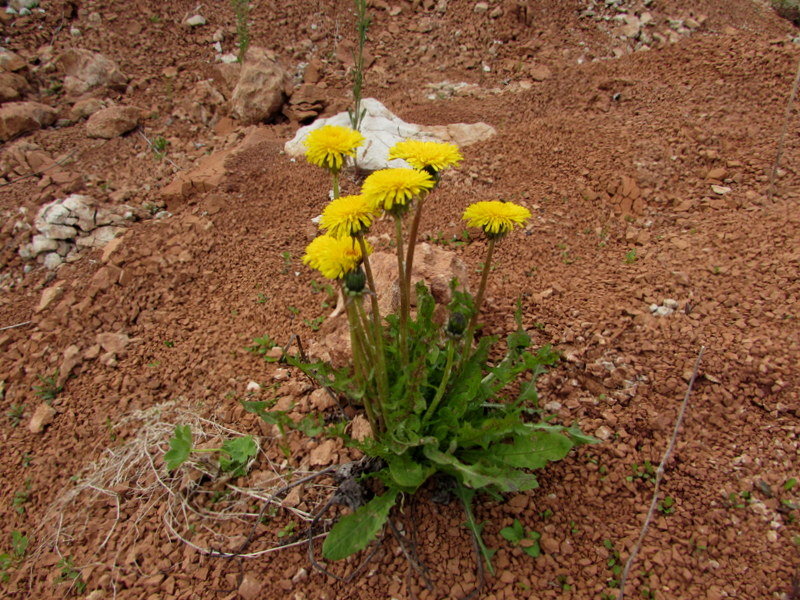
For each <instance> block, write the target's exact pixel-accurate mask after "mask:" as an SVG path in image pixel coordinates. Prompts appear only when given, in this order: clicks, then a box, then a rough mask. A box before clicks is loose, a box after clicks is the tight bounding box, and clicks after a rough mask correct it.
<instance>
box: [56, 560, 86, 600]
mask: <svg viewBox="0 0 800 600" xmlns="http://www.w3.org/2000/svg"><path fill="white" fill-rule="evenodd" d="M56 566H57V567H58V568H59V569H61V573H60V574H59V576H58V578H57V579H56V583H57V584H58V583H63V582H65V581H72V584H71V587H72V588H74V589H75V593H76V594H78V595H79V596H80V595H82V594H83V592H85V591H86V582H85V581H84V580H83V578H82V577H81V573H80V571H78V570H77V569H76V568H75V565H74V564H73V562H72V557H71V556H65V557H64V558H62V559H61V560H60V561H58V563H56Z"/></svg>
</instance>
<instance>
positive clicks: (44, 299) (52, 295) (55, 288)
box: [34, 283, 64, 313]
mask: <svg viewBox="0 0 800 600" xmlns="http://www.w3.org/2000/svg"><path fill="white" fill-rule="evenodd" d="M63 291H64V284H63V283H56V284H53V285H51V286H50V287H49V288H45V289H44V291H42V296H41V298H39V304H37V305H36V308H35V309H34V312H37V313H40V312H42V311H43V310H44V309H46V308H47V307H48V306H50V304H52V302H53V301H54V300H57V299H58V298H60V297H61V293H62V292H63Z"/></svg>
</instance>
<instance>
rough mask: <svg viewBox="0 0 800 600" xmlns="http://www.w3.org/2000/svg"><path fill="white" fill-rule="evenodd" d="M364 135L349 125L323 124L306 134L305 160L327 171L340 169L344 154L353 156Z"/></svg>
mask: <svg viewBox="0 0 800 600" xmlns="http://www.w3.org/2000/svg"><path fill="white" fill-rule="evenodd" d="M363 143H364V136H363V135H361V134H360V133H359V132H358V131H356V130H354V129H350V128H349V127H340V126H338V125H325V126H324V127H320V128H319V129H315V130H314V131H312V132H311V133H309V134H308V136H306V139H305V140H304V141H303V145H304V146H305V147H306V160H308V162H310V163H311V164H312V165H317V166H318V167H322V168H323V169H328V170H329V171H336V172H338V171H340V170H341V169H342V166H343V165H344V160H345V157H346V156H352V157H354V156H355V155H356V148H358V147H359V146H361V145H362V144H363Z"/></svg>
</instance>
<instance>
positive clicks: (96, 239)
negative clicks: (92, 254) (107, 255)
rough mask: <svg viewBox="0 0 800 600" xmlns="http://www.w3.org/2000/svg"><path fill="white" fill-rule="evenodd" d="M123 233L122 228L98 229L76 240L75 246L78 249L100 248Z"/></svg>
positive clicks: (105, 227)
mask: <svg viewBox="0 0 800 600" xmlns="http://www.w3.org/2000/svg"><path fill="white" fill-rule="evenodd" d="M123 231H125V228H124V227H114V226H113V225H107V226H104V227H98V228H97V229H94V230H92V231H91V232H90V233H89V234H88V235H84V236H81V237H79V238H77V239H76V240H75V244H76V245H77V246H78V247H79V248H100V247H102V246H105V245H107V244H108V243H109V242H111V240H113V239H114V238H115V237H117V236H118V235H119V234H121V233H122V232H123Z"/></svg>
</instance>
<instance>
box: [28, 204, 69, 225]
mask: <svg viewBox="0 0 800 600" xmlns="http://www.w3.org/2000/svg"><path fill="white" fill-rule="evenodd" d="M71 216H72V215H71V214H70V211H69V209H68V208H67V207H65V206H62V205H61V204H60V203H59V201H58V200H53V201H52V202H49V203H47V204H45V205H44V206H42V208H40V209H39V212H38V213H36V218H35V219H34V221H33V224H34V225H35V226H36V228H37V229H39V230H40V231H41V230H42V229H43V228H45V227H47V226H48V225H74V224H75V221H72V222H70V221H69V219H70V217H71Z"/></svg>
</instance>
